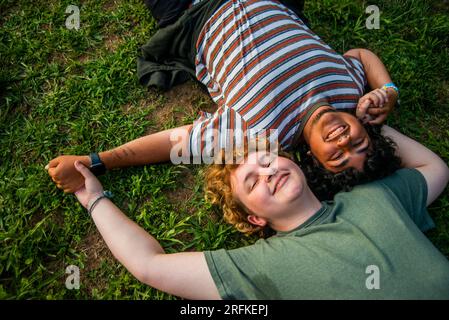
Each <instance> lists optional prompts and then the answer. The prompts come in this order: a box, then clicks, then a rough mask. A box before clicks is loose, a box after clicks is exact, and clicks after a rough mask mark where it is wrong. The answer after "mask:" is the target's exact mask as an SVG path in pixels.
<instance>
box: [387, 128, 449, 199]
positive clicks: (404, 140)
mask: <svg viewBox="0 0 449 320" xmlns="http://www.w3.org/2000/svg"><path fill="white" fill-rule="evenodd" d="M382 131H383V132H382V133H383V134H384V135H385V136H388V137H390V138H392V139H393V141H394V142H395V143H396V144H397V148H396V149H397V154H398V156H399V157H400V158H401V160H402V163H403V166H404V167H405V168H413V169H417V170H418V171H419V172H421V174H422V175H423V176H424V179H425V180H426V183H427V205H429V204H431V203H432V202H433V201H434V200H435V199H436V198H437V197H438V196H439V195H440V194H441V192H443V190H444V188H445V187H446V185H447V183H448V181H449V168H448V166H447V165H446V163H445V162H444V161H443V160H442V159H441V158H440V157H439V156H438V155H436V154H435V153H434V152H432V151H431V150H429V149H427V148H426V147H425V146H423V145H421V144H420V143H418V142H416V141H414V140H413V139H410V138H409V137H407V136H404V135H403V134H401V133H399V132H397V131H396V130H394V129H392V128H390V127H387V126H383V128H382Z"/></svg>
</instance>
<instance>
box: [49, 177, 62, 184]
mask: <svg viewBox="0 0 449 320" xmlns="http://www.w3.org/2000/svg"><path fill="white" fill-rule="evenodd" d="M51 180H53V182H54V183H56V184H61V181H59V180H58V179H56V178H53V177H51Z"/></svg>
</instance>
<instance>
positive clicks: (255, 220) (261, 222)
mask: <svg viewBox="0 0 449 320" xmlns="http://www.w3.org/2000/svg"><path fill="white" fill-rule="evenodd" d="M247 219H248V221H249V223H251V224H254V225H256V226H259V227H265V226H266V225H267V220H266V219H265V218H261V217H258V216H255V215H253V214H250V215H248V217H247Z"/></svg>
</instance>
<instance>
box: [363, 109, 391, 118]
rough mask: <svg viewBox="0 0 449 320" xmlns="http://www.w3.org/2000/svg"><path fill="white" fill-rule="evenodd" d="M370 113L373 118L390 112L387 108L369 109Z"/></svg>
mask: <svg viewBox="0 0 449 320" xmlns="http://www.w3.org/2000/svg"><path fill="white" fill-rule="evenodd" d="M368 113H369V114H370V115H372V116H378V115H381V114H385V113H388V110H386V109H385V108H369V109H368Z"/></svg>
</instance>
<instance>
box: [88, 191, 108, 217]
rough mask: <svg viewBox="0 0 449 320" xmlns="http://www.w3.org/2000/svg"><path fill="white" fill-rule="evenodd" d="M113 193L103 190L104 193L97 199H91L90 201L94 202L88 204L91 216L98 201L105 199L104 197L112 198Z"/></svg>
mask: <svg viewBox="0 0 449 320" xmlns="http://www.w3.org/2000/svg"><path fill="white" fill-rule="evenodd" d="M112 197H113V194H112V192H111V191H103V194H102V195H101V196H98V197H97V198H96V199H95V200H90V201H89V203H91V202H92V204H91V205H89V204H88V205H87V212H88V213H89V215H90V216H92V210H93V209H94V208H95V206H96V205H97V204H98V202H99V201H100V200H101V199H103V198H108V199H110V198H112Z"/></svg>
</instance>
